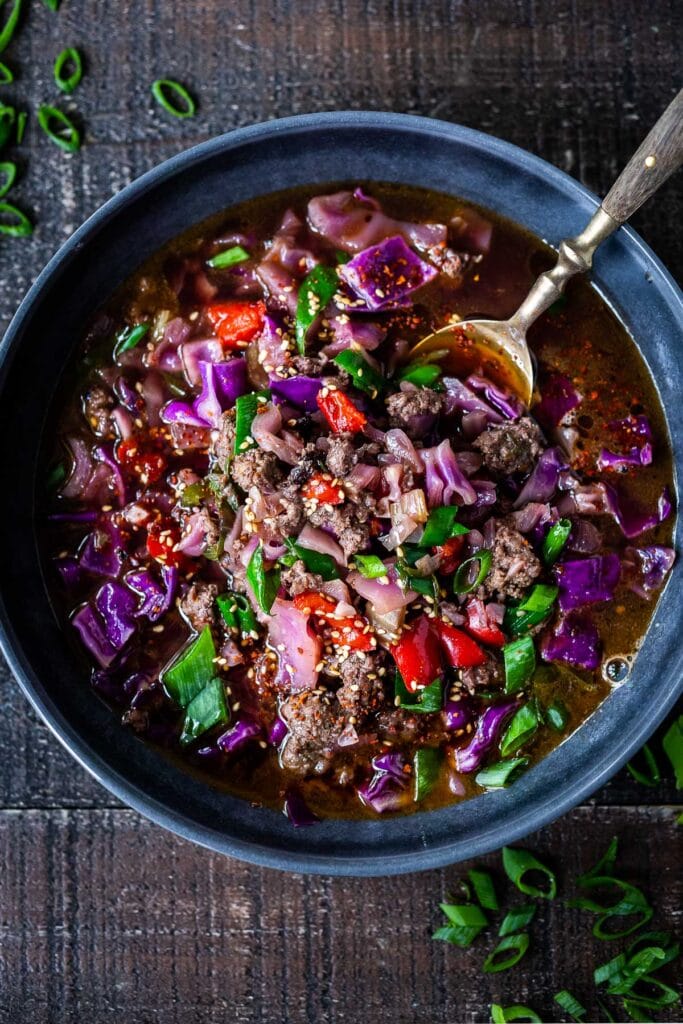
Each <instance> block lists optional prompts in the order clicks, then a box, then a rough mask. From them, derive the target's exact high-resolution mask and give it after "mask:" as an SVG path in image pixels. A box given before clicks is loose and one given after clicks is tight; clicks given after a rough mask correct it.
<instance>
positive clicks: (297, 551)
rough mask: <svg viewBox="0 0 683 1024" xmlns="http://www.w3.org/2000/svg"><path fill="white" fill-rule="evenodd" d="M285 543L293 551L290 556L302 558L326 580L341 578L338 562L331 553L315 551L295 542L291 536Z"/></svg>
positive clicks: (310, 568)
mask: <svg viewBox="0 0 683 1024" xmlns="http://www.w3.org/2000/svg"><path fill="white" fill-rule="evenodd" d="M285 545H286V546H287V548H288V549H289V551H290V553H291V554H290V556H289V557H291V556H294V557H295V558H300V559H301V561H302V562H303V563H304V565H305V566H306V568H307V569H308V571H309V572H315V573H318V575H319V576H322V578H323V579H324V580H336V579H339V572H338V571H337V563H336V562H335V560H334V558H332V556H331V555H326V554H324V553H323V552H321V551H313V550H312V549H311V548H307V547H306V546H305V545H304V544H295V543H294V541H293V540H292V538H291V537H287V538H286V539H285ZM283 561H284V559H283Z"/></svg>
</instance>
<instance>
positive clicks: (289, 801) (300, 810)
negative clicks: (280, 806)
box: [284, 789, 320, 828]
mask: <svg viewBox="0 0 683 1024" xmlns="http://www.w3.org/2000/svg"><path fill="white" fill-rule="evenodd" d="M284 806H285V814H286V815H287V817H288V818H289V820H290V821H291V823H292V825H293V826H294V828H307V827H308V826H309V825H315V824H316V823H317V822H318V821H320V818H319V817H318V816H317V815H316V814H314V813H313V811H312V810H311V809H310V807H309V806H308V804H307V803H306V801H305V800H304V798H303V797H302V795H301V793H300V792H299V791H298V789H288V790H287V793H286V795H285V805H284Z"/></svg>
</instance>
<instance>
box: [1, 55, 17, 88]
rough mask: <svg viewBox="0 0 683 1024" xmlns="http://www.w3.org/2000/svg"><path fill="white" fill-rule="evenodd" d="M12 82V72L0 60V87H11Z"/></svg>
mask: <svg viewBox="0 0 683 1024" xmlns="http://www.w3.org/2000/svg"><path fill="white" fill-rule="evenodd" d="M13 81H14V72H13V71H12V69H11V68H8V67H7V65H6V64H3V63H2V61H1V60H0V85H11V83H12V82H13Z"/></svg>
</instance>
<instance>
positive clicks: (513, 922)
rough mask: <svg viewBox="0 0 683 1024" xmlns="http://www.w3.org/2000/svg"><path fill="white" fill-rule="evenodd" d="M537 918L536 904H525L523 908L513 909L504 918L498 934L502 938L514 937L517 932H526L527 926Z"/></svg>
mask: <svg viewBox="0 0 683 1024" xmlns="http://www.w3.org/2000/svg"><path fill="white" fill-rule="evenodd" d="M535 916H536V904H535V903H524V904H522V906H521V907H513V908H512V910H509V911H508V912H507V914H506V915H505V917H504V918H503V920H502V922H501V925H500V928H499V929H498V934H499V935H500V937H501V938H502V937H503V936H504V935H514V933H515V932H521V931H524V929H525V928H526V926H527V925H528V924H531V922H532V921H533V919H534V917H535Z"/></svg>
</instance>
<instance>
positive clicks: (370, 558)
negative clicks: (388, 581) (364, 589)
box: [353, 555, 388, 580]
mask: <svg viewBox="0 0 683 1024" xmlns="http://www.w3.org/2000/svg"><path fill="white" fill-rule="evenodd" d="M353 568H354V569H357V570H358V572H359V573H360V574H361V576H365V578H366V580H378V579H381V577H382V576H386V574H387V571H388V570H387V567H386V565H385V564H384V562H383V561H382V559H381V558H378V557H377V555H354V556H353Z"/></svg>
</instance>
